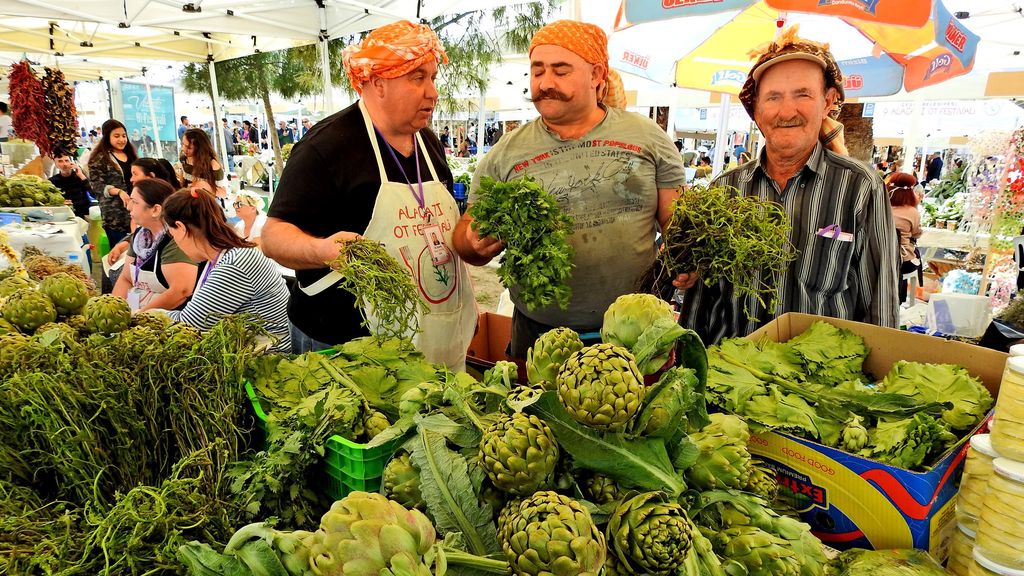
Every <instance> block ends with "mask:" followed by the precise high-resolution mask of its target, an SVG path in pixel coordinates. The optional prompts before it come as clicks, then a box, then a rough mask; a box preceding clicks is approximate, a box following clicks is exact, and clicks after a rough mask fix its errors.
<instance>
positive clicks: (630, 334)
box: [601, 294, 675, 349]
mask: <svg viewBox="0 0 1024 576" xmlns="http://www.w3.org/2000/svg"><path fill="white" fill-rule="evenodd" d="M661 318H669V319H671V320H672V321H673V322H675V315H674V314H673V312H672V306H670V305H669V303H668V302H666V301H664V300H662V299H661V298H658V297H657V296H654V295H652V294H623V295H622V296H619V297H618V298H616V299H615V302H612V305H611V306H609V307H608V309H607V310H605V311H604V323H603V324H601V341H602V342H606V343H608V344H615V345H617V346H622V347H623V348H627V349H632V348H633V346H636V343H637V341H638V340H640V335H641V334H643V333H644V330H646V329H647V327H648V326H650V325H652V324H654V323H655V322H656V321H657V320H659V319H661Z"/></svg>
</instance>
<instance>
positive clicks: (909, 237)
mask: <svg viewBox="0 0 1024 576" xmlns="http://www.w3.org/2000/svg"><path fill="white" fill-rule="evenodd" d="M916 186H917V178H914V175H913V174H907V173H906V172H896V173H894V174H893V175H892V177H890V178H889V182H888V184H887V185H886V189H887V190H888V191H889V204H890V205H891V206H892V219H893V222H894V223H895V224H896V230H897V231H898V232H899V235H900V288H899V294H900V304H907V303H909V304H914V303H915V302H916V300H915V299H914V297H913V295H912V294H911V295H909V296H910V298H909V302H908V298H907V296H908V294H907V289H908V284H909V282H908V281H907V279H906V276H907V275H908V274H911V273H915V272H916V273H918V274H920V273H921V256H920V254H919V253H918V251H917V239H918V238H920V237H921V233H922V230H921V213H920V212H918V210H917V203H918V198H917V194H916V193H915V192H914V187H916ZM918 282H920V280H918Z"/></svg>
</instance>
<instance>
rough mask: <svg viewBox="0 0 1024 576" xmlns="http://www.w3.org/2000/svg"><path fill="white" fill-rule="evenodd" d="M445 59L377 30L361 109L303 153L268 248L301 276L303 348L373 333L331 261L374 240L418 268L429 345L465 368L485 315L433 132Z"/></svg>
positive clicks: (357, 75)
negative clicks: (455, 245)
mask: <svg viewBox="0 0 1024 576" xmlns="http://www.w3.org/2000/svg"><path fill="white" fill-rule="evenodd" d="M444 62H447V56H446V55H445V53H444V50H443V49H442V47H441V42H440V40H439V39H438V37H437V35H436V34H434V32H433V31H431V30H430V28H428V27H426V26H424V25H421V24H412V23H410V22H404V21H403V22H397V23H394V24H389V25H387V26H384V27H382V28H378V29H377V30H374V31H373V32H372V33H370V35H369V36H367V37H366V39H365V40H364V41H363V42H362V43H361V44H359V45H355V46H350V47H348V48H346V50H345V53H344V64H345V71H346V72H347V73H348V76H349V79H350V80H351V81H352V86H353V87H354V88H355V89H356V91H357V92H359V94H360V96H361V99H360V100H359V102H357V103H356V104H353V105H352V106H350V107H348V108H346V109H345V110H342V111H341V112H338V113H337V114H334V115H332V116H330V117H328V118H325V119H324V120H322V121H320V122H318V123H317V124H316V125H315V126H313V128H312V129H311V130H310V131H309V133H308V134H306V135H305V136H304V137H303V138H302V140H300V141H299V142H298V144H296V145H295V148H294V149H293V150H292V154H291V157H290V159H289V160H288V166H287V168H286V169H285V171H284V174H283V175H282V177H281V185H280V187H279V188H278V191H277V194H276V195H275V197H274V202H273V204H272V205H271V206H270V211H269V213H268V218H267V224H266V226H265V227H264V229H263V250H264V252H266V254H267V255H268V256H270V257H271V258H273V259H275V260H277V261H278V262H279V263H280V264H282V265H284V266H287V267H289V268H292V269H294V270H295V271H296V280H297V281H298V283H297V284H298V287H297V288H296V289H295V290H294V291H293V293H292V298H291V303H290V305H289V310H288V313H289V318H290V319H291V322H292V325H293V335H292V342H294V343H297V344H298V345H297V346H296V350H297V351H305V350H309V349H317V348H324V347H327V346H331V345H335V344H340V343H342V342H345V341H347V340H350V339H352V338H354V337H357V336H360V335H363V334H365V333H366V330H365V329H364V328H363V327H362V326H361V325H360V324H361V323H360V315H359V312H358V311H357V310H356V309H355V308H354V304H355V302H354V300H353V296H352V295H351V294H349V293H348V292H345V291H343V290H339V289H338V288H337V286H336V285H337V283H338V280H340V278H341V277H340V275H339V274H338V273H337V272H335V271H332V270H330V269H329V268H328V267H327V266H326V264H325V263H327V262H331V261H332V260H334V259H335V258H336V257H337V256H338V244H337V243H338V242H339V241H346V240H352V239H355V238H358V237H360V236H364V237H366V238H369V239H372V240H376V241H379V242H381V243H383V244H384V246H385V247H386V248H387V250H388V251H389V252H390V253H391V255H392V256H393V257H395V258H396V259H397V260H398V261H399V262H403V263H404V264H405V265H406V266H407V267H408V269H409V271H410V273H411V274H412V277H413V281H414V283H416V284H417V287H418V289H419V292H420V294H421V295H422V297H423V299H424V301H425V303H426V304H427V307H428V308H429V314H426V315H424V316H423V317H422V318H420V328H421V332H420V333H418V334H417V335H416V340H415V343H416V345H417V346H418V348H419V349H420V350H421V351H422V352H423V353H424V354H425V355H426V357H427V359H428V360H430V361H432V362H437V363H443V364H446V365H447V366H449V367H450V368H451V369H453V370H459V369H461V368H462V367H463V365H464V363H465V355H466V349H467V347H468V344H469V340H470V339H471V338H472V335H473V329H474V327H475V326H476V306H475V300H474V298H473V290H472V287H471V286H470V283H469V277H468V274H467V270H466V266H465V265H464V264H463V262H462V261H461V259H460V258H459V257H458V255H457V254H455V253H454V252H453V251H451V250H450V249H449V247H450V246H451V245H452V231H453V230H454V228H455V224H456V222H457V221H458V217H459V210H458V207H457V206H456V205H455V199H454V197H453V195H452V192H451V188H452V175H451V171H450V170H449V169H448V165H447V163H446V162H445V157H444V151H443V149H442V148H441V143H440V142H439V141H438V139H437V136H436V135H434V133H433V132H431V131H430V130H429V129H428V128H427V125H428V123H429V122H430V116H431V114H432V113H433V111H434V106H435V104H436V103H437V90H436V89H435V88H434V78H435V77H436V75H437V66H438V63H444ZM428 238H429V239H431V241H430V242H428V241H427V239H428ZM434 238H439V239H441V240H442V241H443V242H439V243H437V244H435V243H434V242H433V241H432V240H433V239H434ZM371 318H372V315H371ZM371 322H372V320H371ZM409 336H412V335H411V334H410V335H409Z"/></svg>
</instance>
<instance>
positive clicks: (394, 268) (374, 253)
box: [328, 238, 426, 338]
mask: <svg viewBox="0 0 1024 576" xmlns="http://www.w3.org/2000/svg"><path fill="white" fill-rule="evenodd" d="M338 244H339V246H340V252H339V253H338V257H337V258H335V259H334V261H333V262H329V263H328V265H329V266H330V267H331V268H332V269H333V270H335V271H337V272H338V273H340V274H341V275H342V279H341V283H340V284H339V287H340V288H342V289H344V290H347V291H348V292H351V293H352V295H353V296H355V299H356V302H355V305H356V308H358V309H359V313H360V314H361V315H362V316H363V325H364V326H366V328H367V329H368V330H370V332H372V333H373V334H376V335H377V336H378V337H381V338H385V337H396V338H403V337H404V338H410V337H412V335H413V334H415V333H416V332H417V331H419V317H420V314H422V313H423V312H425V311H426V304H425V303H424V302H423V300H422V299H421V298H420V296H419V291H418V290H417V288H416V284H415V283H414V282H413V279H412V276H411V275H410V274H409V271H408V269H406V268H405V267H404V266H402V264H401V263H399V262H398V260H395V259H394V258H393V257H392V256H391V255H390V254H388V251H387V249H386V248H384V246H383V245H382V244H380V243H379V242H374V241H373V240H369V239H366V238H360V239H358V240H349V241H343V242H339V243H338Z"/></svg>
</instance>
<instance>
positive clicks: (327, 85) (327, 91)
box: [318, 4, 334, 117]
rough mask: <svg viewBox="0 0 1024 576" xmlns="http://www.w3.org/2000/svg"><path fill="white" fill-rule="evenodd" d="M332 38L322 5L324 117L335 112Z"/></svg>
mask: <svg viewBox="0 0 1024 576" xmlns="http://www.w3.org/2000/svg"><path fill="white" fill-rule="evenodd" d="M330 40H331V37H330V35H329V34H328V33H327V8H326V7H325V6H324V5H323V4H320V42H319V50H318V51H319V52H320V77H321V78H322V79H323V81H324V116H325V117H326V116H329V115H331V114H332V113H333V112H334V95H333V90H332V89H331V87H332V84H333V82H332V81H331V59H330V52H328V47H327V44H328V43H329V42H330Z"/></svg>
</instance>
